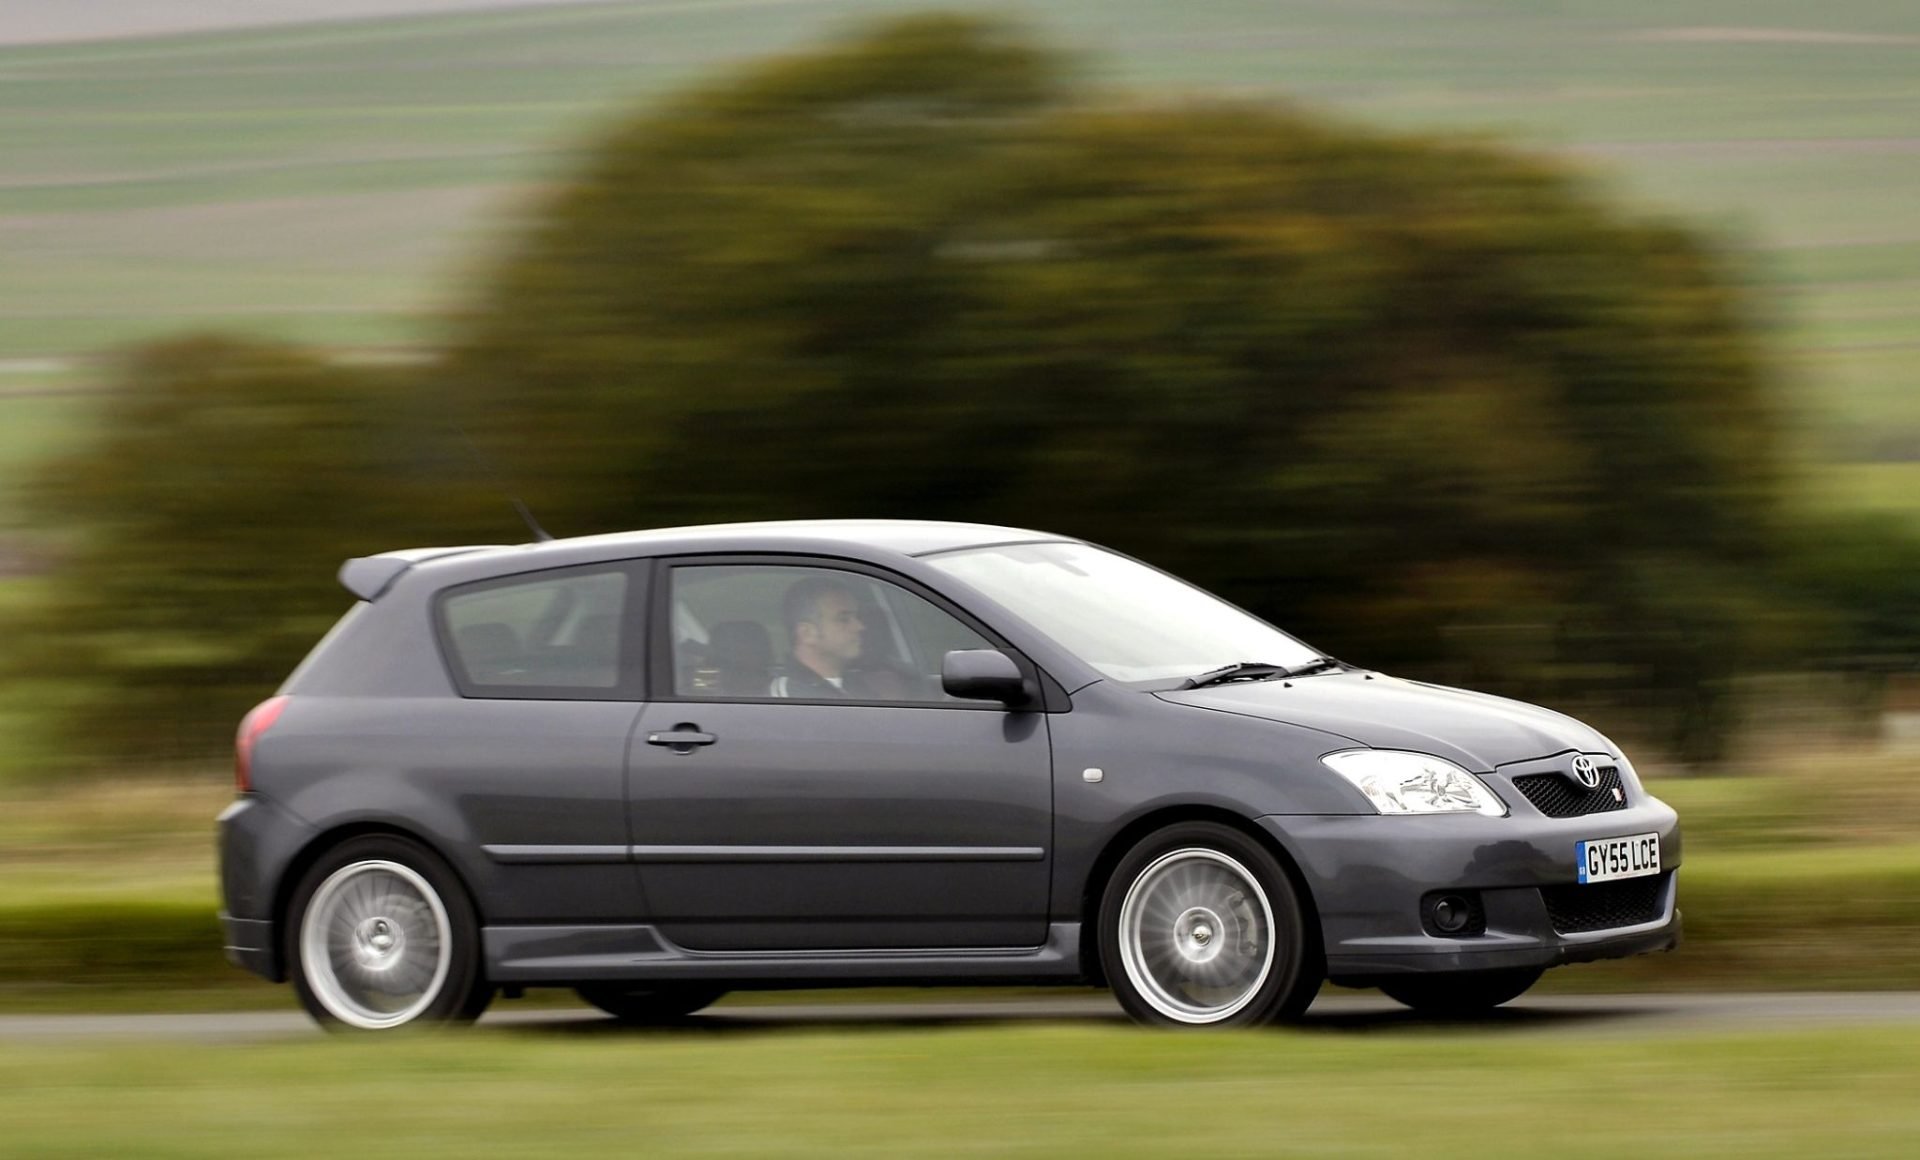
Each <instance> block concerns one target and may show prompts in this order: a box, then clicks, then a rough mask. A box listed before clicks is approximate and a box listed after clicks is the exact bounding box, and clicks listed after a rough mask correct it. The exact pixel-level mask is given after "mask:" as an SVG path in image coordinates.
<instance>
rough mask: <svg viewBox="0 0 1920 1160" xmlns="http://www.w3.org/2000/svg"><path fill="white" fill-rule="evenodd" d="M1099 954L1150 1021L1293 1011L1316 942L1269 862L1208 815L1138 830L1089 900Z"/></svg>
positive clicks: (1205, 1022)
mask: <svg viewBox="0 0 1920 1160" xmlns="http://www.w3.org/2000/svg"><path fill="white" fill-rule="evenodd" d="M1098 938H1099V940H1100V963H1101V966H1102V968H1103V969H1104V970H1105V973H1106V976H1107V981H1108V984H1109V985H1110V986H1111V987H1112V988H1113V993H1114V997H1115V998H1117V999H1118V1000H1119V1001H1120V1006H1121V1007H1122V1008H1124V1009H1125V1010H1126V1012H1127V1014H1129V1015H1131V1016H1132V1017H1133V1018H1134V1019H1136V1020H1138V1021H1139V1022H1141V1023H1146V1024H1151V1025H1159V1026H1186V1027H1196V1026H1216V1027H1234V1026H1240V1027H1245V1026H1257V1025H1260V1024H1265V1023H1271V1022H1275V1021H1277V1020H1285V1019H1293V1018H1296V1017H1298V1016H1299V1014H1300V1013H1301V1012H1302V1011H1305V1010H1306V1009H1307V1005H1308V1004H1309V1003H1311V1002H1313V996H1314V994H1315V992H1316V991H1318V990H1319V987H1320V981H1321V967H1320V954H1319V947H1318V943H1317V941H1316V940H1315V938H1314V937H1313V933H1312V932H1311V931H1310V930H1309V928H1308V925H1307V922H1306V920H1305V917H1304V913H1303V908H1302V906H1301V902H1300V896H1299V893H1298V891H1297V890H1296V889H1295V887H1294V885H1293V882H1292V880H1291V879H1290V878H1289V877H1288V875H1287V872H1286V870H1285V869H1283V868H1282V867H1281V865H1280V863H1279V862H1278V861H1277V860H1276V859H1275V858H1274V856H1273V855H1272V854H1271V853H1269V852H1268V851H1267V849H1266V847H1264V846H1262V845H1261V844H1260V843H1259V842H1257V841H1255V840H1254V839H1253V838H1251V837H1248V836H1247V835H1246V834H1243V833H1241V832H1240V831H1239V830H1236V829H1233V828H1232V827H1230V826H1224V825H1219V824H1217V823H1213V822H1183V823H1180V824H1178V825H1173V826H1168V827H1167V828H1166V829H1164V830H1160V831H1158V832H1156V833H1153V834H1151V835H1149V836H1148V837H1147V838H1146V839H1145V840H1143V841H1141V842H1140V843H1139V844H1138V845H1136V846H1135V847H1134V848H1133V849H1131V850H1129V851H1128V852H1127V854H1126V856H1125V857H1123V858H1121V859H1120V863H1119V865H1117V866H1115V867H1114V872H1113V877H1112V878H1111V879H1110V880H1109V882H1108V883H1107V888H1106V890H1105V892H1104V894H1103V895H1102V897H1101V900H1100V918H1099V926H1098Z"/></svg>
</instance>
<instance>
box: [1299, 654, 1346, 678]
mask: <svg viewBox="0 0 1920 1160" xmlns="http://www.w3.org/2000/svg"><path fill="white" fill-rule="evenodd" d="M1346 667H1347V666H1346V665H1343V664H1341V663H1340V662H1339V661H1336V660H1334V659H1333V658H1332V657H1314V658H1313V659H1312V660H1310V661H1308V662H1307V663H1306V664H1304V665H1301V666H1300V667H1299V668H1294V669H1288V670H1287V675H1288V676H1289V677H1307V676H1312V675H1313V674H1314V673H1324V672H1326V671H1327V670H1328V669H1344V668H1346Z"/></svg>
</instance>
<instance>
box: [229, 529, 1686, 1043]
mask: <svg viewBox="0 0 1920 1160" xmlns="http://www.w3.org/2000/svg"><path fill="white" fill-rule="evenodd" d="M340 575H341V580H342V582H343V583H344V585H345V586H346V588H347V589H348V590H350V591H351V592H352V594H353V595H354V596H355V597H357V598H358V603H356V604H355V605H354V606H353V607H352V608H351V610H350V611H349V612H348V613H347V614H346V616H345V617H344V618H342V619H341V621H340V622H339V623H338V624H337V625H336V626H335V627H334V628H333V630H332V631H331V632H329V633H328V634H327V635H326V637H325V638H324V639H322V640H321V641H320V643H319V644H318V645H317V646H316V647H315V648H314V649H313V651H312V653H311V654H310V655H309V656H308V657H307V659H306V660H305V661H304V662H302V663H301V665H300V666H299V667H298V668H297V669H296V670H295V671H294V673H293V674H292V675H291V676H290V677H289V678H288V679H287V681H286V683H285V684H284V685H283V686H282V687H281V689H280V690H279V693H278V694H277V695H276V696H274V697H273V698H272V699H270V700H268V701H266V702H264V703H262V704H261V705H260V706H259V707H258V708H256V709H255V710H254V711H253V712H252V713H251V714H249V715H248V717H247V719H246V720H245V721H244V722H243V723H242V725H241V728H240V733H239V738H238V760H237V766H236V769H237V780H238V789H239V793H238V795H237V797H236V799H235V800H234V802H233V803H232V805H231V806H230V807H228V809H227V810H226V811H225V812H224V813H223V814H222V815H221V817H220V850H221V883H222V889H223V892H224V900H225V909H224V912H223V914H222V916H221V917H222V921H223V923H224V926H225V931H226V942H227V954H228V957H229V958H230V959H231V960H232V961H234V962H235V963H237V964H239V965H241V966H244V967H246V968H248V969H250V970H252V971H254V972H256V973H258V974H260V975H263V976H265V977H266V978H268V979H272V980H275V981H282V980H288V979H291V981H292V982H293V984H294V988H295V990H296V991H297V992H298V994H299V997H300V1000H301V1002H302V1003H303V1004H304V1006H305V1007H306V1009H307V1010H308V1011H309V1012H310V1013H311V1014H312V1015H313V1016H314V1018H316V1019H317V1020H319V1021H320V1022H321V1023H323V1024H326V1025H328V1026H332V1027H339V1028H360V1029H383V1028H395V1027H401V1026H406V1025H410V1024H421V1023H433V1022H454V1021H460V1020H466V1019H471V1018H474V1017H476V1016H477V1015H478V1014H479V1013H480V1012H481V1010H482V1009H483V1008H484V1007H485V1006H486V1005H487V1004H488V1003H489V1002H490V1001H491V1000H492V999H493V998H494V996H495V995H496V994H498V993H501V992H504V993H506V994H508V995H518V994H520V993H522V992H524V990H525V989H527V988H530V987H566V988H573V989H575V990H577V991H578V992H579V994H580V995H581V996H582V997H584V998H585V999H586V1000H587V1001H589V1002H591V1003H593V1004H595V1005H596V1006H598V1007H600V1008H602V1009H604V1010H606V1011H608V1012H609V1013H611V1014H613V1015H615V1016H617V1017H619V1018H622V1019H627V1020H633V1021H651V1020H666V1019H672V1018H677V1017H680V1016H684V1015H686V1014H688V1013H690V1012H692V1011H695V1010H698V1009H699V1008H700V1007H702V1006H705V1005H706V1004H708V1003H711V1002H712V1001H713V1000H714V999H716V998H718V997H719V996H720V995H722V994H723V993H725V992H727V991H729V990H737V989H752V988H759V989H766V988H799V987H828V986H845V985H863V986H864V985H875V984H885V985H903V984H981V983H991V982H1002V983H1022V984H1038V983H1088V982H1092V983H1096V984H1101V985H1105V986H1109V987H1111V988H1112V989H1113V991H1114V993H1115V994H1116V996H1117V997H1118V999H1119V1001H1120V1003H1121V1004H1122V1005H1123V1006H1124V1007H1125V1008H1126V1010H1127V1011H1128V1012H1129V1013H1131V1014H1132V1015H1133V1016H1135V1017H1136V1018H1138V1019H1140V1020H1142V1021H1145V1022H1149V1023H1165V1024H1178V1025H1228V1024H1254V1023H1263V1022H1268V1021H1272V1020H1276V1019H1284V1018H1286V1017H1289V1016H1292V1015H1296V1014H1298V1013H1299V1012H1301V1011H1302V1010H1304V1009H1305V1007H1306V1006H1307V1004H1308V1003H1309V1002H1310V1001H1311V1000H1312V998H1313V996H1314V994H1315V992H1316V991H1317V990H1318V988H1319V987H1320V985H1321V983H1322V982H1323V981H1324V980H1327V979H1331V980H1332V981H1333V982H1335V983H1339V984H1344V985H1349V986H1377V987H1380V988H1381V989H1383V990H1384V991H1386V993H1387V994H1389V995H1391V996H1393V997H1394V998H1396V999H1398V1000H1400V1001H1402V1002H1404V1003H1406V1004H1408V1005H1410V1006H1412V1007H1415V1008H1417V1009H1421V1010H1428V1011H1473V1010H1481V1009H1486V1008H1490V1007H1493V1006H1495V1005H1498V1004H1500V1003H1503V1002H1506V1001H1507V1000H1509V999H1512V998H1514V997H1515V996H1517V995H1519V994H1520V993H1521V992H1523V991H1524V990H1526V989H1527V987H1529V986H1530V985H1532V983H1533V982H1534V981H1535V980H1536V979H1538V978H1539V976H1540V974H1541V972H1542V971H1543V970H1545V969H1546V968H1548V967H1552V966H1557V965H1560V964H1563V963H1573V962H1582V961H1588V960H1594V959H1606V958H1617V957H1622V956H1626V955H1633V954H1639V953H1642V952H1646V951H1654V950H1661V949H1666V948H1669V947H1672V946H1674V945H1675V943H1676V942H1677V940H1678V938H1679V932H1680V916H1679V912H1678V910H1677V909H1676V907H1675V903H1674V893H1675V881H1674V874H1675V869H1676V867H1677V866H1678V865H1679V862H1680V853H1681V851H1680V834H1679V830H1678V828H1677V825H1676V820H1675V816H1674V812H1673V811H1672V810H1671V809H1669V808H1668V807H1667V806H1666V805H1665V804H1664V803H1662V802H1660V801H1659V800H1657V799H1656V798H1654V797H1653V796H1652V795H1651V794H1649V793H1648V792H1647V791H1646V789H1645V787H1644V786H1642V784H1641V783H1640V780H1639V778H1638V777H1637V776H1636V774H1635V772H1634V769H1633V766H1632V764H1631V763H1630V762H1629V761H1628V760H1627V758H1626V755H1625V754H1623V753H1622V752H1621V751H1620V749H1619V748H1618V747H1617V746H1615V745H1614V744H1613V743H1612V742H1611V741H1609V740H1608V739H1607V738H1606V737H1604V736H1602V735H1601V734H1599V733H1598V732H1596V731H1594V730H1593V729H1590V728H1588V727H1587V726H1585V725H1583V724H1581V723H1580V722H1579V721H1576V720H1573V719H1572V718H1569V717H1566V716H1563V715H1561V714H1559V713H1555V712H1551V711H1549V710H1546V709H1541V708H1536V707H1534V706H1532V705H1526V704H1521V703H1518V702H1514V701H1509V700H1503V699H1501V698H1497V697H1491V696H1486V695H1483V694H1479V693H1471V692H1465V691H1462V690H1458V689H1449V688H1442V687H1438V686H1435V685H1430V684H1423V683H1419V682H1415V681H1409V680H1402V679H1399V678H1395V677H1392V676H1388V675H1386V674H1383V673H1378V672H1370V671H1366V670H1364V669H1361V668H1357V667H1355V666H1352V665H1348V664H1344V663H1341V662H1339V661H1335V660H1333V659H1332V658H1329V657H1326V656H1323V655H1321V654H1319V653H1317V652H1316V651H1315V650H1313V649H1312V648H1310V647H1308V646H1306V645H1304V644H1302V643H1301V642H1299V641H1297V640H1295V639H1294V638H1292V637H1290V636H1288V635H1286V634H1285V633H1283V632H1281V631H1279V630H1278V629H1276V628H1274V627H1272V626H1270V625H1268V624H1266V623H1265V622H1263V621H1261V620H1258V619H1256V618H1255V617H1253V616H1251V615H1249V614H1247V613H1246V612H1243V611H1241V610H1240V609H1238V608H1235V607H1233V606H1232V605H1229V604H1227V603H1225V602H1223V601H1221V600H1219V599H1217V598H1215V597H1213V596H1211V595H1209V594H1207V593H1206V592H1203V591H1201V590H1200V589H1197V588H1195V587H1193V586H1191V585H1188V584H1186V583H1184V582H1182V581H1180V580H1178V579H1176V578H1174V577H1172V576H1169V575H1167V574H1166V573H1164V572H1160V571H1157V570H1155V569H1153V568H1151V567H1148V566H1147V565H1145V564H1142V563H1140V562H1138V561H1135V560H1132V559H1130V558H1128V557H1125V556H1122V555H1118V554H1116V553H1113V552H1109V551H1106V550H1104V549H1101V548H1099V547H1096V546H1094V545H1091V544H1088V543H1085V542H1082V541H1079V540H1075V539H1072V538H1069V537H1064V536H1054V535H1047V534H1044V533H1040V532H1032V531H1022V530H1018V529H1013V528H999V527H984V526H978V525H968V524H949V523H922V522H906V521H820V522H799V523H767V524H736V525H726V526H713V527H699V528H685V529H674V530H666V531H651V532H638V533H631V534H621V535H608V536H595V537H587V538H579V539H568V540H557V541H548V542H541V543H536V544H527V545H521V546H517V547H462V548H428V549H414V550H409V551H399V552H389V553H385V554H382V555H377V556H370V557H365V558H361V559H355V560H350V561H348V562H347V563H346V564H345V566H344V567H343V568H342V569H341V574H340Z"/></svg>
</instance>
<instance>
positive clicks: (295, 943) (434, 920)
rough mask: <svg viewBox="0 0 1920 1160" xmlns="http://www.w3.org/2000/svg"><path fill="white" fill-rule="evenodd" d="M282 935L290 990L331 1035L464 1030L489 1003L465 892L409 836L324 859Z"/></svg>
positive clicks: (367, 841) (355, 844)
mask: <svg viewBox="0 0 1920 1160" xmlns="http://www.w3.org/2000/svg"><path fill="white" fill-rule="evenodd" d="M286 932H287V933H286V938H287V962H288V963H289V964H291V965H292V968H293V969H292V974H293V987H294V991H295V993H296V994H298V995H299V996H300V1002H301V1005H302V1006H304V1007H305V1008H306V1009H307V1013H308V1014H310V1015H312V1016H313V1018H314V1019H315V1020H316V1021H317V1022H319V1024H320V1025H321V1026H322V1027H325V1028H327V1029H329V1030H358V1031H386V1030H392V1029H394V1028H397V1027H405V1026H417V1025H432V1024H446V1023H467V1022H471V1021H473V1020H474V1019H477V1018H479V1016H480V1013H481V1012H482V1011H484V1010H485V1009H486V1006H487V1003H488V1002H489V1001H490V1000H491V999H492V998H493V988H492V987H491V986H489V985H488V983H487V980H486V978H485V976H484V975H483V973H482V971H481V965H480V933H479V922H478V920H477V919H476V918H475V916H474V911H473V904H472V903H471V902H470V901H468V899H467V893H466V891H465V889H464V888H462V887H461V885H460V882H459V880H458V879H456V878H455V877H454V875H453V871H452V870H450V869H449V868H448V867H447V865H446V863H444V862H442V861H441V860H440V859H439V858H438V857H436V856H435V855H434V854H433V853H432V852H431V851H429V850H427V849H426V848H425V847H424V846H421V845H420V844H419V843H417V842H413V841H410V840H408V839H406V838H401V837H397V836H392V835H385V834H380V835H368V836H366V837H362V838H353V839H350V840H348V841H346V842H343V843H341V844H340V845H339V846H336V847H335V848H333V849H332V850H329V851H328V852H327V853H326V854H324V855H322V856H321V858H320V860H319V861H318V862H315V863H314V864H313V866H312V867H311V868H310V869H308V871H307V873H306V874H305V876H304V877H302V878H301V880H300V885H299V887H298V888H297V889H296V890H295V891H294V895H293V903H292V905H291V906H290V907H289V909H288V921H287V923H286Z"/></svg>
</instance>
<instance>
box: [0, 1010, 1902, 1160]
mask: <svg viewBox="0 0 1920 1160" xmlns="http://www.w3.org/2000/svg"><path fill="white" fill-rule="evenodd" d="M604 1032H605V1029H604V1028H600V1027H595V1028H591V1029H587V1030H580V1029H575V1030H572V1031H565V1030H562V1031H543V1032H520V1033H512V1032H486V1033H475V1034H471V1035H463V1036H458V1037H411V1038H407V1039H403V1040H400V1041H397V1042H380V1043H368V1042H365V1041H334V1042H314V1041H306V1042H288V1043H272V1044H248V1045H244V1046H237V1045H236V1046H198V1045H185V1044H172V1045H165V1046H158V1045H155V1046H125V1045H111V1046H104V1045H103V1046H93V1045H88V1046H45V1045H26V1044H22V1045H8V1046H5V1047H0V1123H5V1124H6V1137H5V1140H6V1150H7V1152H8V1154H10V1155H20V1156H29V1155H31V1156H41V1155H45V1156H107V1155H111V1156H170V1157H184V1156H213V1155H219V1156H226V1155H233V1154H235V1153H237V1152H242V1151H244V1152H245V1153H246V1154H247V1155H250V1156H308V1155H312V1154H314V1152H315V1151H316V1150H319V1149H321V1148H324V1149H325V1150H326V1151H328V1152H330V1153H339V1154H350V1155H355V1156H429V1155H458V1156H463V1157H475V1156H527V1155H536V1154H538V1155H568V1156H601V1155H608V1156H616V1155H617V1156H631V1155H636V1154H645V1155H670V1156H764V1155H776V1154H777V1155H781V1156H833V1157H846V1156H875V1157H880V1156H886V1157H893V1156H942V1157H952V1156H972V1155H980V1156H985V1155H992V1156H1034V1157H1047V1158H1049V1160H1053V1158H1057V1157H1061V1156H1168V1155H1186V1154H1193V1155H1202V1156H1282V1155H1299V1156H1333V1155H1338V1156H1351V1157H1372V1156H1380V1157H1402V1156H1408V1155H1415V1154H1417V1155H1423V1156H1433V1155H1444V1156H1452V1155H1472V1156H1476V1157H1503V1156H1514V1157H1534V1156H1538V1155H1540V1154H1541V1152H1542V1150H1543V1149H1546V1150H1550V1151H1551V1152H1552V1154H1553V1155H1555V1156H1572V1157H1583V1156H1595V1157H1608V1158H1611V1157H1617V1156H1622V1155H1679V1156H1699V1155H1740V1156H1743V1157H1769V1156H1793V1157H1798V1156H1831V1155H1847V1156H1888V1157H1905V1156H1910V1155H1911V1154H1912V1148H1913V1141H1914V1138H1915V1135H1916V1133H1920V1103H1916V1102H1915V1101H1914V1100H1913V1098H1912V1094H1913V1089H1914V1085H1915V1084H1916V1082H1920V1044H1916V1042H1915V1039H1914V1036H1913V1035H1912V1033H1911V1031H1910V1030H1909V1029H1906V1028H1880V1029H1867V1030H1854V1031H1844V1032H1842V1031H1832V1032H1787V1033H1781V1032H1775V1033H1771V1034H1741V1035H1728V1034H1713V1035H1700V1034H1686V1033H1680V1034H1674V1033H1670V1032H1669V1033H1655V1034H1654V1035H1652V1036H1649V1035H1647V1034H1645V1033H1642V1034H1638V1035H1634V1036H1632V1037H1623V1036H1620V1035H1618V1034H1613V1033H1605V1032H1601V1033H1596V1034H1594V1035H1592V1036H1581V1035H1579V1034H1578V1033H1577V1032H1576V1031H1574V1030H1572V1029H1569V1028H1566V1027H1561V1028H1559V1029H1558V1030H1557V1033H1556V1034H1555V1035H1553V1036H1552V1037H1551V1038H1542V1037H1538V1036H1534V1035H1531V1034H1505V1035H1502V1034H1498V1033H1495V1034H1487V1033H1485V1032H1477V1033H1435V1032H1430V1031H1428V1032H1420V1031H1415V1032H1413V1033H1406V1034H1402V1033H1378V1032H1372V1033H1367V1034H1354V1033H1346V1032H1339V1031H1334V1032H1325V1031H1322V1032H1270V1033H1248V1034H1237V1035H1236V1034H1219V1035H1169V1034H1166V1033H1163V1032H1151V1031H1141V1030H1134V1029H1129V1028H1121V1027H1105V1026H1102V1027H1086V1026H1051V1027H1049V1026H1038V1027H1000V1028H993V1027H985V1028H966V1029H959V1030H933V1031H928V1030H870V1031H866V1032H862V1033H860V1034H846V1033H844V1032H813V1033H805V1034H779V1035H764V1034H755V1033H736V1034H726V1033H721V1034H644V1033H642V1034H633V1033H614V1034H606V1033H604ZM109 1109H110V1114H103V1113H107V1112H108V1110H109Z"/></svg>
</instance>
